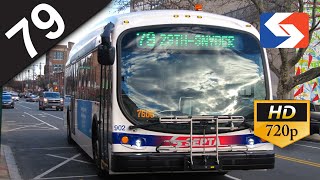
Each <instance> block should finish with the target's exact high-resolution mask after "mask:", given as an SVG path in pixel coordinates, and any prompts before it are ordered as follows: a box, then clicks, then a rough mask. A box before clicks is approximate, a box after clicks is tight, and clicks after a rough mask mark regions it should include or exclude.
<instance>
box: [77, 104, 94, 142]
mask: <svg viewBox="0 0 320 180" xmlns="http://www.w3.org/2000/svg"><path fill="white" fill-rule="evenodd" d="M91 121H92V102H91V101H86V100H77V123H78V124H77V125H78V126H77V127H78V129H79V131H81V132H82V133H83V134H85V135H87V136H88V137H90V138H91V126H92V123H91Z"/></svg>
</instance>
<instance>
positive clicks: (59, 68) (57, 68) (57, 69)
mask: <svg viewBox="0 0 320 180" xmlns="http://www.w3.org/2000/svg"><path fill="white" fill-rule="evenodd" d="M62 71H63V65H62V64H54V65H53V72H55V73H57V72H62Z"/></svg>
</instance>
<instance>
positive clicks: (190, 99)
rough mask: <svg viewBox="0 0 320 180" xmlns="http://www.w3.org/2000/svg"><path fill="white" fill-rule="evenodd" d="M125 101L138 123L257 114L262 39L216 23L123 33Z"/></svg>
mask: <svg viewBox="0 0 320 180" xmlns="http://www.w3.org/2000/svg"><path fill="white" fill-rule="evenodd" d="M118 42H119V43H120V44H119V45H120V46H118V47H120V50H119V52H120V57H121V58H120V60H119V65H120V66H119V76H121V78H119V79H120V81H121V82H119V85H120V88H119V89H120V90H121V91H119V93H120V97H119V99H120V102H121V104H122V108H123V111H124V112H125V113H126V114H127V115H128V116H129V117H130V119H131V121H134V123H138V124H141V123H144V122H145V123H148V122H149V121H148V120H150V119H152V118H157V117H161V116H168V115H174V116H178V115H188V116H198V115H237V116H244V117H246V118H249V117H253V116H252V114H253V100H254V99H266V95H267V87H266V84H265V78H264V77H265V76H264V73H265V71H264V57H263V54H262V52H263V51H262V49H261V47H260V45H259V40H258V39H257V38H256V37H255V36H253V35H251V34H249V33H246V32H242V31H235V30H231V29H226V28H218V27H212V26H187V25H185V26H182V27H181V25H180V26H170V27H167V26H166V27H164V26H158V27H145V28H143V29H141V28H139V29H134V30H130V31H127V32H125V33H123V34H122V37H121V38H120V40H119V41H118Z"/></svg>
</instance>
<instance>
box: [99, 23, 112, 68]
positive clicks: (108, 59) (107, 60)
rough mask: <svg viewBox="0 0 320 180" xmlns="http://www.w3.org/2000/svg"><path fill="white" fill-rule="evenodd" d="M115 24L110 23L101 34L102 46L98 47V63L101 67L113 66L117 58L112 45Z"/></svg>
mask: <svg viewBox="0 0 320 180" xmlns="http://www.w3.org/2000/svg"><path fill="white" fill-rule="evenodd" d="M113 27H114V24H113V23H108V24H107V25H106V26H105V27H104V31H103V33H102V34H101V44H100V45H99V47H98V62H99V64H101V65H112V64H113V63H114V58H115V48H114V47H113V46H112V45H111V37H110V36H111V31H112V30H113Z"/></svg>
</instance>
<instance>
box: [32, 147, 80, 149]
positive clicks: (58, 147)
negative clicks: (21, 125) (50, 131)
mask: <svg viewBox="0 0 320 180" xmlns="http://www.w3.org/2000/svg"><path fill="white" fill-rule="evenodd" d="M66 148H72V149H74V148H76V147H46V148H30V149H34V150H36V149H38V150H41V149H44V150H55V149H66Z"/></svg>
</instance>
